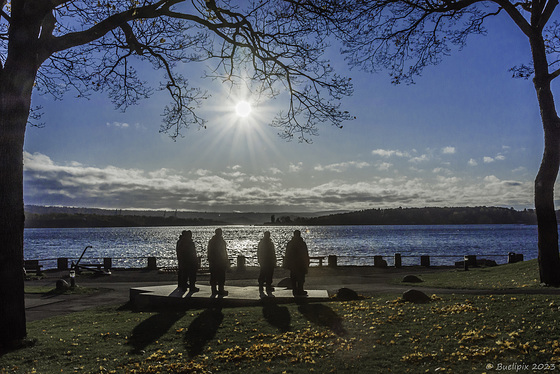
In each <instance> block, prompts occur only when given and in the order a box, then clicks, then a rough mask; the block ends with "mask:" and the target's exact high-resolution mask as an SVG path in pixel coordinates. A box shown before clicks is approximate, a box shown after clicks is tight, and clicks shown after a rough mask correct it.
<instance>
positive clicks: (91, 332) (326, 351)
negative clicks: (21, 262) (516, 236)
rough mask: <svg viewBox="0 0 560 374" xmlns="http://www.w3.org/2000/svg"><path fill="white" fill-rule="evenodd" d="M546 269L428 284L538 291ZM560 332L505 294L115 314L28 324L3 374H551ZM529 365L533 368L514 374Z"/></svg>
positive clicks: (521, 298)
mask: <svg viewBox="0 0 560 374" xmlns="http://www.w3.org/2000/svg"><path fill="white" fill-rule="evenodd" d="M535 266H536V264H535V262H534V261H533V262H532V261H527V262H525V263H520V264H513V265H505V266H499V267H496V268H486V269H476V270H475V269H473V270H472V271H468V272H445V273H446V274H442V273H437V274H433V276H434V277H435V278H433V279H431V278H430V277H431V276H432V275H430V274H426V275H423V278H425V279H426V284H430V285H438V286H442V285H446V286H450V285H456V287H459V288H474V287H481V288H489V287H488V285H496V286H497V285H500V287H502V288H510V287H521V288H525V289H527V290H530V287H536V283H535V284H532V283H529V281H531V280H533V282H536V281H534V279H535V276H536V269H535ZM500 272H501V273H500ZM500 274H501V277H500ZM430 282H432V283H430ZM437 282H439V283H437ZM559 328H560V296H556V295H555V296H550V295H530V294H524V295H515V296H513V295H499V290H496V295H460V294H457V295H439V297H438V295H433V296H432V301H431V302H430V303H427V304H411V303H404V302H402V301H400V297H398V296H396V295H387V296H383V297H375V298H368V299H364V300H360V301H348V302H338V301H332V302H324V303H310V304H302V305H296V304H290V305H276V304H267V305H262V306H259V307H246V308H228V309H205V310H185V311H167V312H151V313H146V312H135V311H133V310H130V309H129V308H128V307H127V306H120V307H119V306H115V307H104V308H99V309H93V310H88V311H84V312H79V313H73V314H70V315H67V316H61V317H55V318H49V319H46V320H42V321H35V322H31V323H29V324H28V334H29V338H30V339H31V340H34V341H35V344H34V345H32V346H30V347H28V348H24V349H20V350H17V351H13V352H9V353H6V354H4V355H3V356H0V373H55V372H57V373H59V372H63V373H69V372H70V373H74V372H76V373H106V372H113V373H231V372H244V373H279V374H280V373H302V374H303V373H309V372H316V373H329V372H333V373H335V372H336V373H358V372H359V373H382V372H383V373H384V372H393V373H407V372H409V373H425V372H426V373H435V372H438V373H439V372H451V373H466V372H474V373H484V372H486V373H493V372H496V371H501V372H531V371H538V372H546V371H551V370H546V369H553V370H559V367H560V331H559ZM521 364H524V365H529V366H528V367H527V369H526V368H525V367H518V366H509V365H521ZM539 365H540V366H539Z"/></svg>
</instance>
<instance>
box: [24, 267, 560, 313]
mask: <svg viewBox="0 0 560 374" xmlns="http://www.w3.org/2000/svg"><path fill="white" fill-rule="evenodd" d="M448 269H449V268H436V267H432V268H424V267H419V266H418V267H404V268H399V269H395V268H385V269H381V268H374V267H338V268H328V267H322V268H319V267H312V268H310V271H309V274H308V276H307V279H306V283H305V289H306V290H307V291H308V292H309V297H308V301H310V302H313V301H324V300H326V299H327V298H328V297H330V296H334V295H336V293H337V292H338V290H339V289H340V288H342V287H346V288H350V289H352V290H354V291H356V292H357V293H359V294H362V295H364V296H375V295H380V294H394V295H398V294H402V292H404V291H406V290H407V289H410V288H414V287H415V285H414V284H399V282H398V281H395V280H399V279H402V278H403V277H404V276H405V275H407V274H414V275H421V274H423V273H427V272H438V271H445V270H448ZM176 277H177V275H176V274H175V273H162V272H158V271H146V270H113V272H112V274H111V275H108V276H94V275H92V274H90V275H88V274H82V275H80V276H78V277H77V278H76V282H77V285H78V286H84V287H88V288H97V289H98V291H97V292H94V293H90V294H73V295H52V296H48V295H43V294H26V295H25V303H26V316H27V320H28V321H33V320H39V319H44V318H48V317H52V316H56V315H63V314H68V313H72V312H76V311H81V310H84V309H88V308H92V307H97V306H102V305H118V304H121V305H124V304H127V303H129V302H130V300H131V295H132V299H133V301H134V299H135V298H137V297H139V299H137V300H136V301H135V303H136V304H137V306H138V307H151V306H153V305H164V304H166V303H168V304H169V305H177V304H179V305H183V306H186V307H190V308H194V307H198V306H200V307H204V306H207V305H209V303H216V302H219V303H221V304H220V305H222V306H226V307H227V306H241V305H255V304H258V303H261V297H260V295H259V292H258V287H257V277H258V268H247V269H246V270H244V271H236V270H235V269H234V270H232V271H231V272H229V273H228V274H227V281H226V289H227V290H228V291H229V292H230V293H229V295H228V296H226V297H224V298H212V297H211V293H210V288H209V282H208V281H209V276H208V275H200V276H199V280H198V282H197V286H198V287H199V288H200V289H201V291H200V292H198V293H195V294H194V295H188V294H185V293H178V292H177V290H176V289H177V287H176ZM287 277H288V272H287V271H286V270H284V269H277V270H276V271H275V276H274V283H275V284H278V282H280V281H281V280H282V279H284V278H287ZM64 278H65V279H66V280H68V272H67V271H66V272H61V271H47V272H45V276H44V277H43V278H41V279H37V280H30V281H26V284H25V285H26V287H30V286H43V287H50V288H55V286H56V281H57V280H58V279H64ZM420 289H421V290H422V291H424V292H425V293H427V294H432V293H436V294H443V293H476V294H496V293H527V292H528V291H529V290H527V289H523V290H511V291H508V292H504V291H497V290H457V289H453V290H451V289H434V288H425V287H422V288H420ZM530 292H532V293H560V290H558V289H542V290H541V289H532V290H530ZM274 296H275V298H274V302H278V303H287V302H296V301H297V300H296V299H294V298H293V297H292V296H291V291H290V290H286V289H284V288H280V287H277V289H276V291H275V292H274ZM154 301H155V302H156V304H153V302H154Z"/></svg>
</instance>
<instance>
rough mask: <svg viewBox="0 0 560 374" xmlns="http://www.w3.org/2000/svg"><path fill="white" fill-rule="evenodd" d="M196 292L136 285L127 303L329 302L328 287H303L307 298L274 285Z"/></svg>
mask: <svg viewBox="0 0 560 374" xmlns="http://www.w3.org/2000/svg"><path fill="white" fill-rule="evenodd" d="M197 287H198V288H199V289H200V291H198V292H196V293H190V292H186V291H185V292H183V291H182V290H180V289H179V288H178V287H177V286H176V285H163V286H152V287H137V288H131V289H130V302H131V304H132V305H133V306H134V307H136V308H139V309H160V308H166V307H182V308H207V307H213V306H219V307H236V306H237V307H239V306H251V305H262V304H264V303H270V302H272V303H277V304H286V303H306V302H321V301H328V300H329V294H328V292H327V290H306V291H307V296H306V297H303V296H302V297H294V296H293V295H292V290H290V289H287V288H278V287H276V289H275V291H274V292H273V293H272V294H271V295H267V294H260V293H259V288H258V287H257V286H246V287H236V286H226V291H228V295H227V296H213V295H212V290H211V288H210V286H206V285H197Z"/></svg>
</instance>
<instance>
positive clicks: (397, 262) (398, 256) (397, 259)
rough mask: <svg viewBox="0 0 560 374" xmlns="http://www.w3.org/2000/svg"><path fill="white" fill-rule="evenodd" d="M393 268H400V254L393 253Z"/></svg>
mask: <svg viewBox="0 0 560 374" xmlns="http://www.w3.org/2000/svg"><path fill="white" fill-rule="evenodd" d="M395 267H396V268H400V267H402V259H401V254H400V253H395Z"/></svg>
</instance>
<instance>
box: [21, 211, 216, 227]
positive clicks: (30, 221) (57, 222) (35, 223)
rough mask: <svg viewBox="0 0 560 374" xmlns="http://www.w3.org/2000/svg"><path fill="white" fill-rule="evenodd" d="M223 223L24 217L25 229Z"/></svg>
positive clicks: (79, 216)
mask: <svg viewBox="0 0 560 374" xmlns="http://www.w3.org/2000/svg"><path fill="white" fill-rule="evenodd" d="M221 224H223V222H219V221H214V220H211V219H203V218H178V217H174V216H169V217H154V216H136V215H113V216H108V215H99V214H68V213H49V214H29V213H26V215H25V227H29V228H31V227H33V228H40V227H48V228H55V227H56V228H66V227H150V226H205V225H221Z"/></svg>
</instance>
